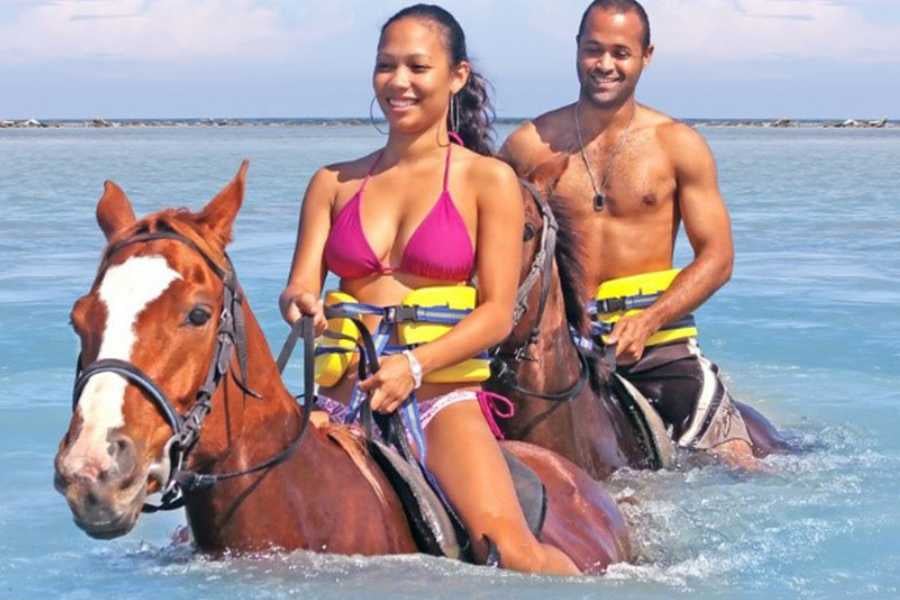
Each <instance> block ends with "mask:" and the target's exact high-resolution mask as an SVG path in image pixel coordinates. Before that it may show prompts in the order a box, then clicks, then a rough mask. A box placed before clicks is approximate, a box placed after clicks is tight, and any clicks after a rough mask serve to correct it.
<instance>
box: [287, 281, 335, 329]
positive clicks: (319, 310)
mask: <svg viewBox="0 0 900 600" xmlns="http://www.w3.org/2000/svg"><path fill="white" fill-rule="evenodd" d="M285 294H287V292H285ZM285 294H282V310H281V312H282V314H283V315H284V320H285V321H287V322H288V323H290V324H291V326H293V325H294V323H296V322H297V321H298V320H299V319H300V317H302V316H307V317H312V318H313V328H314V330H315V332H316V335H317V336H319V335H322V334H323V333H324V332H325V328H326V327H328V320H327V319H326V318H325V304H324V302H323V301H322V299H321V298H317V297H316V296H314V295H313V294H311V293H309V292H301V293H299V294H296V295H285Z"/></svg>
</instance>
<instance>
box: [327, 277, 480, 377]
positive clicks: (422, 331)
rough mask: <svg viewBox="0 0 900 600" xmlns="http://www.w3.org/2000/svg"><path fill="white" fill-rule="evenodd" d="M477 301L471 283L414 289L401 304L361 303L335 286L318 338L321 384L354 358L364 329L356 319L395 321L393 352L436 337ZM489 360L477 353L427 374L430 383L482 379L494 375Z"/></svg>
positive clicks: (460, 317)
mask: <svg viewBox="0 0 900 600" xmlns="http://www.w3.org/2000/svg"><path fill="white" fill-rule="evenodd" d="M475 305H476V290H475V288H473V287H470V286H458V285H456V286H436V287H426V288H420V289H418V290H414V291H412V292H410V293H409V294H408V295H407V296H406V298H404V299H403V303H402V304H401V305H399V306H389V307H381V306H375V305H370V304H364V303H360V302H358V301H357V300H356V299H355V298H354V297H353V296H350V295H349V294H345V293H344V292H337V291H331V292H328V293H327V294H326V296H325V306H326V315H329V314H331V315H332V318H329V319H328V327H327V332H326V334H325V335H324V336H322V337H320V338H319V340H318V341H317V348H316V383H318V384H319V385H322V386H325V387H330V386H333V385H336V384H337V383H338V382H339V381H340V380H341V378H342V377H343V376H344V373H345V372H346V371H347V368H348V367H349V366H350V362H351V360H352V359H353V355H354V354H355V352H356V340H357V339H358V338H359V330H358V329H357V326H356V324H354V323H353V320H352V319H353V318H359V317H362V316H365V315H373V316H378V317H380V318H381V319H382V320H384V321H387V322H388V323H389V324H390V325H393V326H396V328H397V338H398V341H399V343H400V346H399V347H389V348H388V351H397V350H398V349H407V348H414V347H416V346H419V345H421V344H425V343H428V342H432V341H434V340H436V339H438V338H439V337H441V336H442V335H444V334H445V333H447V332H448V331H450V329H452V328H453V326H454V325H455V324H456V323H458V322H459V321H461V320H462V319H463V318H464V317H465V316H466V315H467V314H468V313H469V312H471V311H472V310H473V309H474V308H475ZM490 375H491V370H490V360H489V359H487V358H486V357H476V358H471V359H468V360H465V361H463V362H461V363H458V364H455V365H452V366H450V367H445V368H443V369H440V370H437V371H432V372H431V373H428V374H427V375H425V377H424V381H425V382H428V383H477V382H481V381H486V380H487V379H488V378H490Z"/></svg>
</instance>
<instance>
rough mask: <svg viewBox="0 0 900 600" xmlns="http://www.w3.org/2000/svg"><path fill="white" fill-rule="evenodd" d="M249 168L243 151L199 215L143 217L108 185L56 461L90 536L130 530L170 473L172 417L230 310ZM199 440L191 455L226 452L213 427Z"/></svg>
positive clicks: (215, 416) (214, 416) (201, 373)
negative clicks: (233, 249) (98, 255)
mask: <svg viewBox="0 0 900 600" xmlns="http://www.w3.org/2000/svg"><path fill="white" fill-rule="evenodd" d="M246 172H247V162H246V161H245V162H244V163H243V164H242V165H241V168H240V170H239V171H238V173H237V175H236V176H235V178H234V179H233V180H232V181H231V182H230V183H229V184H228V185H227V186H226V187H225V188H224V189H223V190H222V191H221V192H220V193H219V194H218V195H217V196H216V197H215V198H213V200H212V201H210V202H209V203H208V204H207V205H206V206H205V207H204V208H203V210H202V211H200V212H199V213H192V212H189V211H187V210H183V209H182V210H173V209H168V210H164V211H161V212H157V213H154V214H152V215H149V216H147V217H145V218H143V219H140V220H138V219H136V217H135V214H134V210H133V209H132V206H131V203H130V201H129V200H128V198H127V196H126V195H125V193H124V192H123V191H122V189H121V188H119V187H118V186H117V185H116V184H114V183H112V182H107V183H106V184H105V189H104V192H103V195H102V197H101V198H100V200H99V202H98V204H97V222H98V224H99V225H100V228H101V229H102V230H103V233H104V235H105V236H106V240H107V243H108V245H107V247H106V250H105V251H104V254H103V258H102V260H101V263H100V266H99V269H98V272H97V276H96V278H95V280H94V282H93V284H92V286H91V288H90V290H89V291H88V292H87V294H85V295H84V296H82V297H81V298H79V299H78V300H77V301H76V302H75V304H74V306H73V307H72V312H71V323H72V326H73V328H74V330H75V333H76V334H77V335H78V337H79V339H80V341H81V355H80V357H79V365H78V366H79V372H80V373H81V374H80V376H79V378H78V380H77V381H76V386H75V392H74V394H73V404H74V410H73V413H72V417H71V420H70V423H69V427H68V430H67V432H66V434H65V436H64V437H63V439H62V441H61V443H60V446H59V450H58V452H57V455H56V459H55V465H54V466H55V482H54V483H55V486H56V489H57V490H58V491H59V492H60V493H61V494H63V495H64V496H65V498H66V500H67V501H68V504H69V507H70V509H71V510H72V513H73V516H74V519H75V522H76V524H77V525H78V526H79V527H81V528H82V529H83V530H84V531H85V532H87V533H88V534H89V535H91V536H92V537H96V538H112V537H117V536H120V535H124V534H126V533H128V532H129V531H130V530H131V529H132V527H133V526H134V524H135V523H136V522H137V519H138V516H139V515H140V513H141V509H142V507H143V505H144V500H145V498H146V496H147V495H148V494H152V493H154V492H157V491H161V489H162V488H163V486H165V485H166V484H167V483H168V480H169V475H170V473H171V470H172V467H173V466H172V465H171V464H170V455H171V454H170V450H171V446H172V443H173V439H174V438H175V435H174V432H173V419H174V420H175V421H177V420H178V419H179V417H178V415H180V414H184V413H185V412H186V411H188V410H189V408H190V407H191V406H192V404H193V403H194V402H195V399H196V397H197V391H198V389H200V388H201V386H203V385H204V381H205V378H206V377H207V374H208V372H209V369H210V363H211V361H212V355H213V352H214V351H215V348H216V347H217V337H219V333H218V329H217V325H218V324H219V322H220V320H221V316H222V315H224V314H225V313H226V312H227V310H229V307H228V306H226V305H225V302H226V301H225V300H224V298H225V297H226V294H225V288H226V287H227V285H228V282H227V278H228V277H227V276H228V274H232V271H231V266H230V263H229V262H228V259H227V256H226V254H225V246H226V244H227V243H228V242H229V241H230V239H231V231H232V226H233V223H234V219H235V217H236V216H237V213H238V210H239V209H240V206H241V203H242V200H243V195H244V182H245V178H246ZM223 275H224V277H223ZM232 276H233V275H232ZM234 285H236V283H234ZM229 361H230V353H229ZM97 365H100V366H101V368H97ZM92 368H93V371H91V369H92ZM135 373H139V374H140V375H141V377H143V381H144V382H145V383H143V384H141V381H137V379H140V377H138V376H137V375H135ZM147 382H149V383H147ZM157 395H162V396H163V398H164V400H162V401H160V400H159V399H158V398H154V396H157ZM210 400H211V401H212V399H210ZM227 412H228V411H224V410H214V411H212V413H211V416H210V421H213V420H225V419H230V418H232V417H228V416H226V415H225V413H227ZM229 424H230V423H229ZM221 425H222V428H223V429H225V425H226V423H221ZM196 446H197V448H196V449H195V451H194V453H193V454H192V456H191V459H192V460H193V461H195V462H197V461H203V460H204V459H206V460H209V459H211V458H213V457H215V456H216V455H217V454H221V453H223V452H225V451H226V450H227V444H226V443H225V441H224V440H218V441H217V440H215V439H214V436H205V437H204V439H203V440H202V443H198V444H196Z"/></svg>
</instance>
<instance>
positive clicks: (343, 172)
mask: <svg viewBox="0 0 900 600" xmlns="http://www.w3.org/2000/svg"><path fill="white" fill-rule="evenodd" d="M379 153H380V150H376V151H375V152H371V153H369V154H366V155H365V156H360V157H359V158H354V159H351V160H346V161H341V162H336V163H331V164H328V165H323V166H321V167H319V169H318V170H317V171H316V172H315V174H314V175H313V178H315V179H319V178H321V179H323V180H327V181H331V182H332V183H333V184H335V185H339V184H342V183H346V182H348V181H354V180H359V179H364V178H365V177H366V175H368V173H369V171H370V170H371V168H372V165H373V164H374V163H375V161H376V160H377V159H378V155H379Z"/></svg>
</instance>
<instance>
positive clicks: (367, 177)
mask: <svg viewBox="0 0 900 600" xmlns="http://www.w3.org/2000/svg"><path fill="white" fill-rule="evenodd" d="M382 156H384V150H382V151H381V152H379V153H378V156H376V157H375V160H374V161H373V162H372V166H371V167H369V172H368V173H366V178H365V179H363V182H362V185H361V186H359V193H360V194H362V192H363V190H364V189H366V184H367V183H369V179H371V178H372V173H374V172H375V168H376V167H377V166H378V163H380V162H381V157H382Z"/></svg>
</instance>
